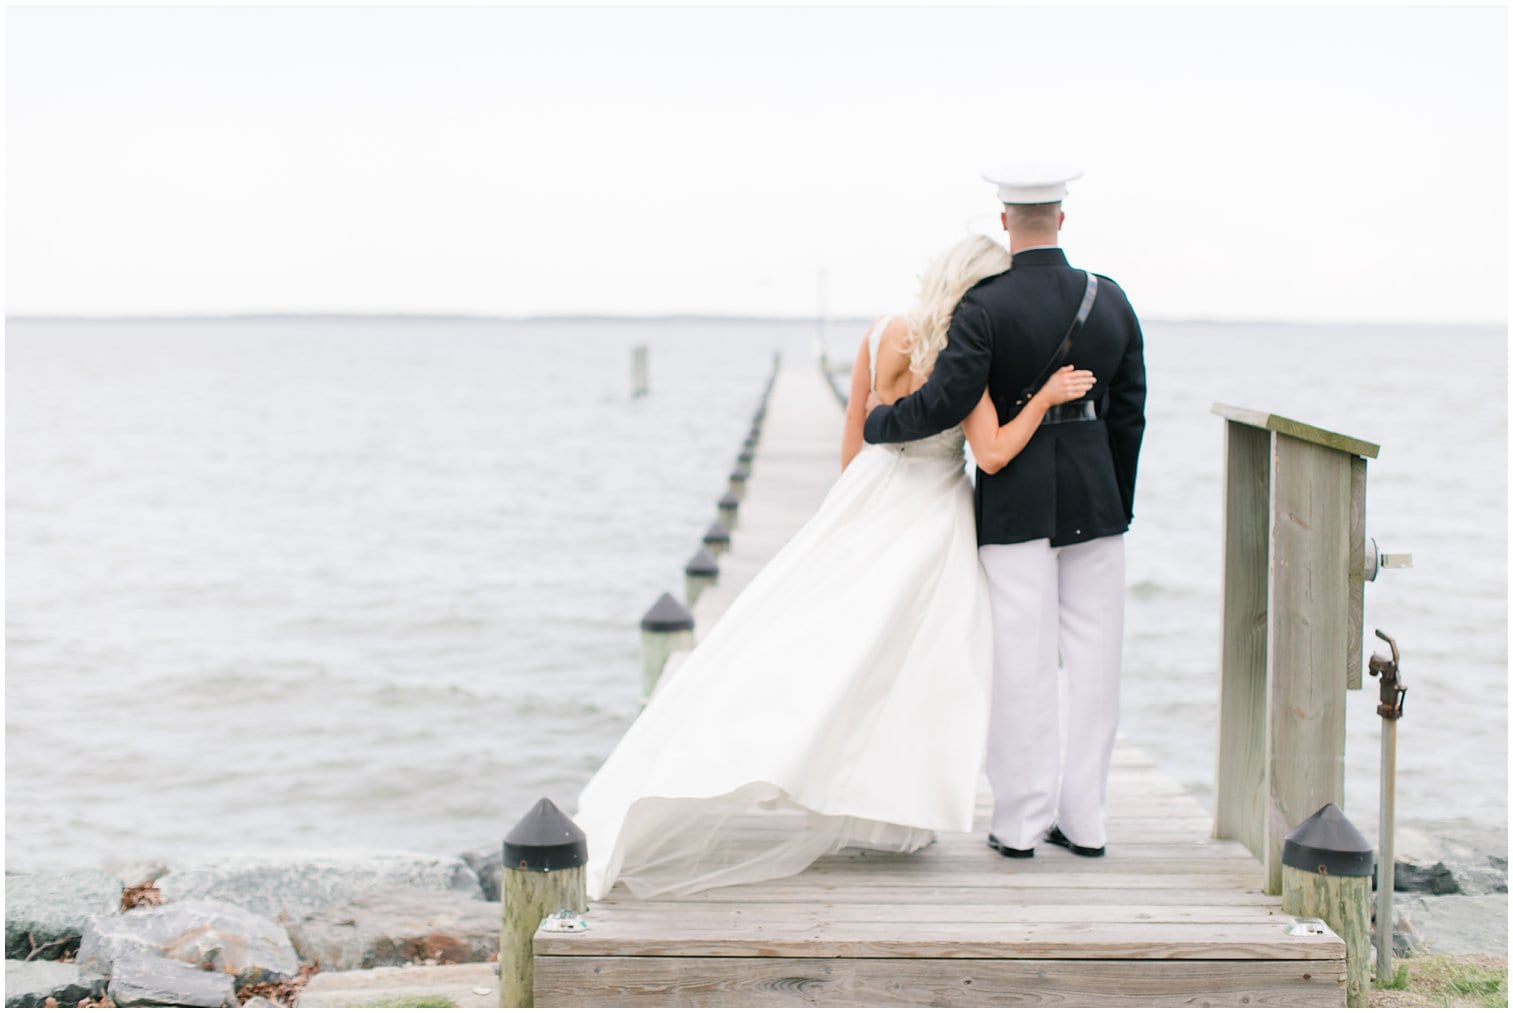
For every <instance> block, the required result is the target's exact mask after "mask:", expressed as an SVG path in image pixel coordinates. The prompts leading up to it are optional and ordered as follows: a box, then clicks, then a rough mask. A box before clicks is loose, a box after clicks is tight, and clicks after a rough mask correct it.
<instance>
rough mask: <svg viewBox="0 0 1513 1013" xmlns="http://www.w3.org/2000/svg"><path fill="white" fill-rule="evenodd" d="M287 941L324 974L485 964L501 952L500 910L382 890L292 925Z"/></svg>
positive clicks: (426, 893)
mask: <svg viewBox="0 0 1513 1013" xmlns="http://www.w3.org/2000/svg"><path fill="white" fill-rule="evenodd" d="M289 936H290V938H291V939H293V940H294V948H295V950H297V951H298V952H299V955H300V959H301V960H303V961H305V962H307V963H308V962H311V961H315V962H318V963H319V964H320V967H321V970H322V971H345V970H350V969H354V968H365V967H382V966H392V965H396V964H404V963H408V962H410V961H416V962H419V961H424V960H427V959H433V960H435V961H437V962H438V963H447V964H463V963H470V962H478V961H486V960H490V959H492V958H493V955H494V954H495V953H497V952H498V950H499V904H498V902H496V901H488V900H482V899H479V898H476V897H468V896H465V895H463V894H461V893H455V892H454V893H437V892H435V891H431V890H380V891H374V892H371V893H368V894H365V895H364V896H362V897H358V898H356V899H354V900H352V901H350V902H349V903H346V904H338V905H334V906H332V907H329V908H327V909H325V910H324V911H317V912H312V913H310V914H307V915H305V916H304V917H302V918H300V919H299V920H298V921H294V922H291V923H289Z"/></svg>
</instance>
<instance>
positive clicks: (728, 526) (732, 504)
mask: <svg viewBox="0 0 1513 1013" xmlns="http://www.w3.org/2000/svg"><path fill="white" fill-rule="evenodd" d="M740 509H741V497H739V496H737V495H736V494H735V493H730V492H727V493H726V494H725V495H723V496H721V497H720V505H719V510H720V523H721V524H722V525H724V527H725V530H726V531H734V530H735V525H736V515H737V514H738V513H739V512H740Z"/></svg>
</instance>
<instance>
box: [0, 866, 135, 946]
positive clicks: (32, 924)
mask: <svg viewBox="0 0 1513 1013" xmlns="http://www.w3.org/2000/svg"><path fill="white" fill-rule="evenodd" d="M124 888H125V884H124V883H122V882H121V880H120V878H119V877H117V876H112V875H110V874H109V873H108V872H104V871H102V870H100V869H89V868H83V869H47V870H38V871H35V872H11V871H8V870H7V872H6V873H5V955H6V956H7V957H17V958H20V959H22V960H25V959H26V958H27V956H28V955H29V954H30V953H31V949H32V944H31V943H29V942H28V941H27V934H28V933H30V934H31V937H32V938H33V939H35V940H36V941H37V943H39V944H40V943H44V942H49V941H51V940H56V939H61V940H63V942H61V943H59V944H58V945H57V946H53V947H49V948H47V949H46V950H43V951H42V952H40V953H38V954H37V956H38V957H43V958H46V957H57V956H62V954H63V953H64V952H65V951H66V950H68V949H71V948H72V947H73V946H75V945H77V944H78V942H79V935H80V933H82V932H83V931H84V923H85V921H87V920H88V919H89V917H90V916H91V915H96V914H108V913H110V912H112V911H119V910H120V909H121V891H122V889H124Z"/></svg>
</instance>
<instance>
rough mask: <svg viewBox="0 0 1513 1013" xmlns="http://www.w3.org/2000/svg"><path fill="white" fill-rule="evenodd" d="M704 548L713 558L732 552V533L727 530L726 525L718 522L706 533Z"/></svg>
mask: <svg viewBox="0 0 1513 1013" xmlns="http://www.w3.org/2000/svg"><path fill="white" fill-rule="evenodd" d="M704 548H705V549H706V550H707V551H708V552H709V554H710V555H712V556H720V555H722V554H724V553H726V552H729V551H730V532H729V531H727V530H725V525H723V524H721V523H720V522H719V521H716V522H715V523H713V524H711V525H710V526H709V530H708V531H706V532H704Z"/></svg>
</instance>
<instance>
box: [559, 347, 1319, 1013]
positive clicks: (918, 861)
mask: <svg viewBox="0 0 1513 1013" xmlns="http://www.w3.org/2000/svg"><path fill="white" fill-rule="evenodd" d="M840 422H841V418H840V412H839V410H838V409H837V407H836V405H835V401H834V398H833V396H832V394H831V392H830V390H829V389H828V388H827V387H826V386H825V385H824V381H823V380H822V379H821V377H820V376H819V375H818V373H817V372H814V371H810V370H802V369H800V370H793V369H789V370H787V371H785V372H783V373H781V374H780V376H779V378H778V381H777V384H776V386H775V387H774V388H773V391H772V396H771V398H770V400H769V403H768V408H767V416H766V424H765V426H764V430H763V437H762V441H761V444H760V446H759V448H758V452H757V458H756V460H755V461H754V463H753V467H752V474H751V479H750V482H749V483H748V485H747V490H746V496H745V499H744V501H743V503H742V505H741V509H740V519H739V523H738V525H737V527H736V529H735V532H734V537H733V540H732V545H731V549H730V551H729V552H728V553H726V554H725V555H723V556H722V557H721V560H720V569H721V573H720V579H719V583H718V584H716V585H715V587H713V588H710V589H708V590H706V591H704V592H703V594H702V595H701V596H700V598H699V601H698V605H697V607H696V608H695V610H694V615H695V619H696V623H697V628H696V631H695V632H696V635H697V634H698V633H699V632H701V631H704V630H708V629H709V628H710V627H711V626H712V625H713V623H714V622H715V621H716V620H717V619H718V617H719V616H720V615H721V614H722V613H723V611H724V609H725V608H726V607H727V606H728V605H729V603H730V602H731V601H732V600H733V599H734V597H735V595H736V594H738V593H739V591H740V589H741V588H742V587H744V586H745V584H746V582H747V581H748V580H749V579H750V578H751V576H753V575H754V574H755V573H756V572H757V571H758V570H759V569H760V568H761V566H762V565H763V564H764V563H765V562H766V561H767V560H768V559H770V558H771V556H772V554H773V553H774V552H776V551H777V549H778V548H780V547H781V546H782V545H783V544H784V542H786V541H787V539H788V538H789V537H790V536H791V535H792V533H793V532H794V531H795V530H796V529H797V528H798V526H799V525H800V524H802V523H803V521H804V520H805V518H807V517H808V516H809V514H810V513H811V512H812V511H813V510H814V508H815V507H816V506H818V505H819V502H820V501H821V499H822V498H823V496H824V494H825V491H826V490H827V489H828V488H829V486H830V484H831V482H833V480H834V477H835V475H836V473H837V469H838V464H839V462H838V456H837V447H838V445H839V435H840ZM1109 794H1110V821H1109V840H1110V843H1109V853H1108V855H1107V856H1106V857H1104V858H1101V859H1086V858H1080V857H1077V856H1074V855H1071V854H1070V853H1068V852H1066V851H1063V850H1061V849H1057V848H1054V847H1051V846H1049V845H1044V846H1041V847H1040V848H1038V849H1037V853H1036V857H1035V858H1034V859H1031V860H1028V861H1011V860H1008V859H1004V858H1002V857H1000V856H999V855H997V854H995V853H994V852H992V851H991V850H989V849H988V848H987V847H986V845H985V838H986V835H987V821H988V817H989V814H990V812H991V799H990V797H989V795H988V792H987V785H986V781H985V780H984V781H982V782H980V784H979V797H978V805H977V811H976V817H975V823H976V825H975V826H974V828H973V830H972V831H971V832H970V833H947V834H941V835H939V837H938V839H937V840H936V841H935V843H933V844H932V845H930V846H929V847H926V848H924V849H922V850H921V851H919V852H916V853H914V854H911V855H892V854H878V853H869V852H863V851H859V850H852V851H846V852H842V853H840V854H837V855H832V856H829V857H827V858H825V859H822V860H821V861H819V862H817V863H816V864H815V865H814V866H812V867H811V868H809V869H807V870H805V871H804V872H802V873H800V874H799V875H797V876H792V877H788V878H786V879H782V880H776V881H771V882H765V883H752V884H746V885H740V886H731V887H722V888H718V889H714V890H708V891H704V892H702V893H699V894H696V895H693V896H691V897H687V898H678V899H650V900H640V899H637V898H635V897H632V896H631V895H630V894H629V893H627V892H626V891H625V890H624V889H623V888H617V889H616V890H615V891H614V892H613V893H612V894H611V895H610V896H609V897H608V898H606V899H605V900H603V901H599V902H595V903H593V904H591V905H590V910H589V911H588V912H587V922H588V926H589V927H588V929H587V931H584V932H581V933H572V934H555V933H549V932H540V933H538V934H537V936H536V939H535V953H536V958H535V959H536V968H535V974H536V978H535V981H536V985H535V987H536V1004H537V1005H539V1006H695V1007H699V1006H795V1005H809V1006H897V1005H921V1006H1006V1005H1013V1006H1027V1005H1052V1006H1058V1005H1059V1006H1129V1005H1136V1006H1169V1005H1224V1006H1343V1005H1344V1001H1345V990H1344V975H1345V959H1344V958H1345V948H1344V944H1343V943H1342V942H1341V941H1340V939H1339V937H1338V936H1336V935H1334V934H1333V933H1332V932H1328V931H1326V932H1324V933H1323V934H1320V935H1296V934H1292V933H1289V932H1288V931H1287V930H1288V927H1289V925H1290V924H1291V921H1292V920H1291V919H1290V918H1288V917H1287V916H1285V915H1283V914H1282V911H1281V906H1280V898H1279V897H1275V896H1267V895H1266V894H1265V892H1264V886H1265V879H1264V875H1263V869H1262V866H1261V863H1260V862H1259V861H1257V860H1256V859H1255V858H1254V857H1253V856H1252V855H1251V853H1250V851H1249V850H1248V849H1247V848H1246V847H1245V846H1244V844H1243V843H1241V842H1237V841H1230V840H1216V839H1214V837H1213V836H1212V829H1213V818H1212V817H1211V816H1210V815H1209V814H1208V813H1207V812H1206V811H1205V810H1204V809H1203V807H1202V806H1200V805H1199V804H1198V803H1197V801H1196V800H1194V799H1193V798H1192V797H1191V796H1190V795H1188V794H1187V793H1186V792H1184V791H1183V790H1182V788H1181V786H1180V785H1178V784H1177V783H1176V782H1174V781H1173V780H1172V779H1171V778H1169V777H1167V776H1166V775H1165V774H1163V773H1162V772H1161V771H1160V770H1159V769H1158V768H1157V767H1156V766H1155V765H1154V764H1153V763H1152V762H1151V761H1150V759H1149V758H1148V757H1146V756H1145V755H1144V754H1143V753H1141V752H1140V751H1139V750H1138V749H1137V748H1135V747H1134V746H1133V745H1131V744H1130V743H1128V742H1125V741H1122V740H1121V741H1120V743H1119V744H1118V746H1117V747H1116V749H1115V756H1114V767H1113V773H1112V775H1111V777H1110V785H1109ZM741 832H742V833H743V834H750V835H760V834H762V833H764V832H769V833H770V832H771V830H770V829H765V830H764V826H763V824H762V823H761V822H760V821H758V822H756V823H753V824H748V825H746V826H744V827H742V828H741Z"/></svg>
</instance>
